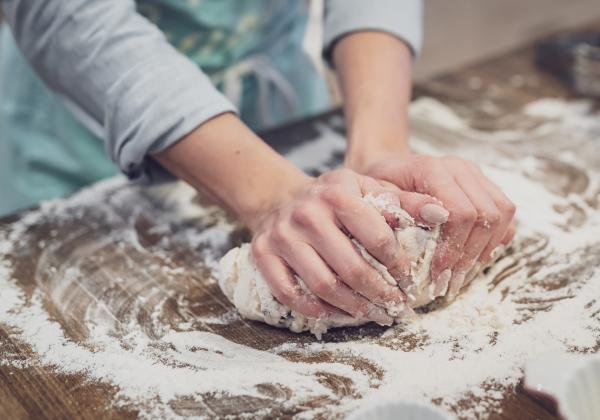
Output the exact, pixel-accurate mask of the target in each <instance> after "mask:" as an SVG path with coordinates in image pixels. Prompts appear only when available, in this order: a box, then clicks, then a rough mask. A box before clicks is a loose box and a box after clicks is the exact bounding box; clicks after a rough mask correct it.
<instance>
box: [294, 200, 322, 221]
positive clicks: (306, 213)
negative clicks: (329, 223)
mask: <svg viewBox="0 0 600 420" xmlns="http://www.w3.org/2000/svg"><path fill="white" fill-rule="evenodd" d="M318 219H319V212H318V209H317V208H316V206H315V205H314V204H312V203H309V202H307V203H304V204H302V205H300V206H298V207H297V208H296V209H295V210H294V211H293V212H292V220H293V221H294V222H295V223H297V224H298V225H300V226H304V227H313V226H315V224H317V221H318Z"/></svg>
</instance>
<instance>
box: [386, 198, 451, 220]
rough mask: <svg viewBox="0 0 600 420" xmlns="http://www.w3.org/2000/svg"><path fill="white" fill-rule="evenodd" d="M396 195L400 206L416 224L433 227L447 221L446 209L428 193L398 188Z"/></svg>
mask: <svg viewBox="0 0 600 420" xmlns="http://www.w3.org/2000/svg"><path fill="white" fill-rule="evenodd" d="M397 195H398V198H399V199H400V207H402V208H403V209H404V210H406V212H407V213H408V214H410V216H411V217H412V218H413V219H414V220H415V222H416V223H417V224H419V225H423V226H427V227H435V226H438V225H441V224H442V223H446V222H447V221H448V216H449V215H450V213H449V212H448V210H446V209H445V208H444V207H443V206H442V204H441V203H440V202H439V201H438V200H436V199H435V198H433V197H431V196H430V195H427V194H420V193H416V192H409V191H403V190H399V191H398V192H397Z"/></svg>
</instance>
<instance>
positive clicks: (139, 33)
mask: <svg viewBox="0 0 600 420" xmlns="http://www.w3.org/2000/svg"><path fill="white" fill-rule="evenodd" d="M1 4H2V7H3V12H4V17H5V19H6V22H7V23H8V25H9V26H10V27H11V30H12V32H13V35H14V37H15V40H16V41H17V44H18V45H19V47H20V49H21V51H22V52H23V54H24V55H25V57H26V58H27V59H28V61H29V62H30V63H31V65H32V67H33V68H34V69H35V70H36V72H37V74H38V75H39V76H40V77H41V78H42V79H43V81H44V82H45V83H46V84H47V85H48V86H49V87H50V88H51V89H53V90H54V91H55V92H56V93H57V94H58V95H59V96H61V97H62V98H63V99H64V100H65V102H66V103H67V105H69V106H70V108H72V109H73V108H74V109H75V111H76V115H77V116H78V117H79V118H80V120H81V122H82V123H84V124H85V125H86V126H88V128H90V129H91V130H92V131H93V132H95V133H96V134H97V135H98V136H99V137H101V138H103V139H104V140H105V142H106V149H107V151H108V153H109V155H110V157H111V159H112V160H114V161H115V162H116V163H117V165H118V166H119V168H120V169H121V171H123V172H124V173H125V174H127V175H128V176H129V177H131V178H150V179H156V178H157V177H160V176H164V175H165V173H164V171H161V169H160V168H159V167H158V165H155V164H153V162H152V161H151V160H150V159H147V155H148V154H149V153H156V152H158V151H160V150H164V149H165V148H167V147H169V146H170V145H172V144H174V143H175V142H176V141H178V140H179V139H180V138H181V137H183V136H184V135H185V134H187V133H189V132H190V131H191V130H192V129H194V128H195V127H197V126H198V125H200V124H202V123H203V122H205V121H207V120H208V119H210V118H212V117H214V116H215V115H218V114H220V113H223V112H233V111H235V110H234V107H233V105H232V104H231V103H230V102H229V101H228V100H227V99H226V98H225V97H224V96H223V95H221V93H219V92H218V91H217V90H216V89H215V88H214V87H213V86H212V84H211V82H210V80H209V79H208V77H207V76H206V75H205V74H203V73H202V71H201V70H200V69H198V68H197V66H195V65H194V64H193V63H192V62H191V61H189V60H188V59H187V58H186V57H184V56H183V55H181V54H179V53H178V52H177V51H176V50H175V49H174V48H173V47H172V46H171V45H170V44H169V43H168V42H167V40H166V39H165V37H164V35H163V34H162V32H160V31H159V30H158V28H156V27H155V26H154V25H153V24H151V23H150V22H149V21H147V20H146V19H145V18H144V17H142V16H141V15H140V14H138V13H137V11H136V9H135V2H134V1H133V0H69V1H63V0H44V1H38V0H4V1H2V3H1Z"/></svg>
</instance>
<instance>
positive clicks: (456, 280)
mask: <svg viewBox="0 0 600 420" xmlns="http://www.w3.org/2000/svg"><path fill="white" fill-rule="evenodd" d="M464 282H465V273H456V275H455V276H454V277H453V278H452V280H450V289H449V290H448V300H449V301H453V300H454V299H456V296H458V292H460V289H461V287H462V285H463V283H464Z"/></svg>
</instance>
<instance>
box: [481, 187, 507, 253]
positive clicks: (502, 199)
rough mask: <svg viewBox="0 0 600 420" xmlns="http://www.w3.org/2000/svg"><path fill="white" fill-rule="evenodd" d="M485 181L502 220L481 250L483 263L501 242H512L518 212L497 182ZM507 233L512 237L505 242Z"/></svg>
mask: <svg viewBox="0 0 600 420" xmlns="http://www.w3.org/2000/svg"><path fill="white" fill-rule="evenodd" d="M483 182H484V184H485V185H486V187H487V188H488V191H489V193H490V196H491V198H492V200H493V201H494V203H495V205H496V207H497V208H498V210H499V213H500V221H499V223H498V226H497V228H496V230H495V232H494V234H493V236H492V237H491V238H490V241H489V243H488V245H487V246H486V247H485V249H484V250H483V251H482V252H481V255H480V257H479V259H480V260H481V261H482V262H483V263H486V262H488V261H489V260H490V254H491V252H492V251H493V250H494V249H495V248H496V247H497V246H498V245H500V244H501V243H502V244H504V245H506V244H507V243H508V242H510V240H511V239H512V237H513V236H514V233H515V223H514V217H515V212H516V206H515V204H514V203H513V202H512V201H511V200H510V199H509V198H508V197H507V196H506V195H505V194H504V193H503V192H502V190H500V188H499V187H498V186H497V185H496V184H494V183H493V182H491V181H490V180H488V179H484V180H483ZM507 235H508V237H509V238H510V239H509V240H508V241H507V242H505V238H506V237H507Z"/></svg>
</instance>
